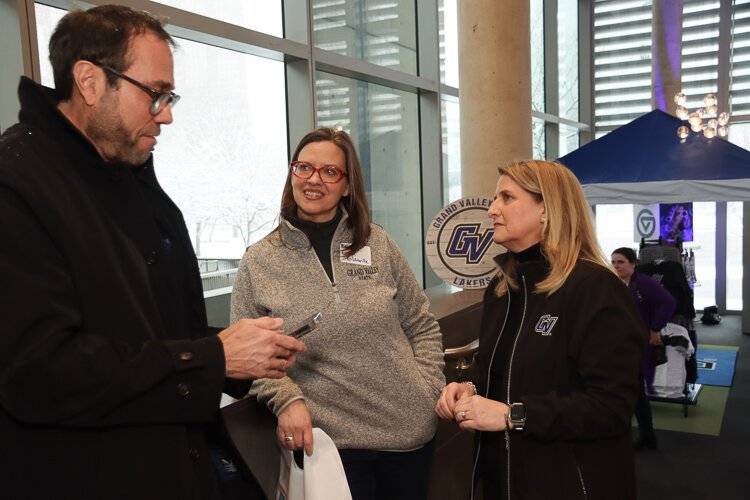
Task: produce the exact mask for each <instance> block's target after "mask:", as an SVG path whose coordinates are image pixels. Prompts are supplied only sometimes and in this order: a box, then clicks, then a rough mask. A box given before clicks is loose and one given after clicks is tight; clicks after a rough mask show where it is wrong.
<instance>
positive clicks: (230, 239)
mask: <svg viewBox="0 0 750 500" xmlns="http://www.w3.org/2000/svg"><path fill="white" fill-rule="evenodd" d="M64 14H65V11H64V10H61V9H57V8H51V7H47V6H44V5H40V4H37V5H36V17H37V34H38V37H39V47H40V59H41V62H42V63H44V64H43V65H42V67H41V69H42V83H43V84H44V85H47V86H50V87H53V86H54V81H53V78H52V68H51V66H50V65H49V61H48V58H47V51H46V47H47V45H46V41H48V40H49V37H50V35H51V34H52V30H53V28H54V26H55V24H56V23H57V21H58V20H59V19H60V18H61V17H62V16H63V15H64ZM43 41H45V43H44V44H43V43H42V42H43ZM175 41H176V43H177V49H176V50H175V51H174V63H175V64H174V66H175V83H176V91H177V92H178V93H179V94H180V96H181V97H182V99H181V100H180V104H179V106H177V107H175V110H174V113H173V116H174V123H172V124H170V125H168V126H164V127H162V134H161V136H160V137H159V145H158V146H157V148H156V150H155V151H154V160H155V166H156V171H157V175H158V178H159V182H160V184H161V185H162V187H163V188H164V190H165V191H166V192H167V193H168V194H169V195H170V197H171V198H172V199H173V200H174V202H175V203H176V204H177V206H179V207H180V209H181V210H182V213H183V216H184V217H185V223H186V225H187V228H188V231H189V232H190V236H191V239H192V241H193V246H194V248H195V253H196V255H197V256H198V258H199V259H211V260H234V259H239V258H240V257H242V254H243V253H244V251H245V248H246V247H247V246H248V245H250V244H252V243H254V242H256V241H258V240H260V239H261V238H263V237H264V236H265V235H266V234H268V232H269V231H270V230H271V229H273V227H274V225H275V222H276V220H277V216H278V213H279V201H280V199H281V191H282V188H283V186H284V180H285V178H286V171H287V163H288V161H287V138H286V96H285V93H284V66H283V64H282V63H280V62H278V61H273V60H270V59H264V58H261V57H256V56H252V55H249V54H243V53H241V52H237V51H232V50H227V49H222V48H219V47H214V46H212V45H207V44H203V43H197V42H194V41H191V40H186V39H182V38H176V40H175ZM42 48H44V52H42ZM259 74H262V75H264V77H263V78H255V77H254V76H255V75H259ZM237 82H243V85H239V86H238V85H237ZM210 89H221V92H216V91H211V92H210V95H207V92H208V91H210ZM259 95H263V96H264V98H263V99H258V98H257V96H259Z"/></svg>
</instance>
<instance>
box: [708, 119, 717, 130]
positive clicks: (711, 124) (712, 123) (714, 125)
mask: <svg viewBox="0 0 750 500" xmlns="http://www.w3.org/2000/svg"><path fill="white" fill-rule="evenodd" d="M708 126H709V127H711V128H712V129H714V130H716V129H717V128H719V120H717V119H716V118H711V119H710V120H708Z"/></svg>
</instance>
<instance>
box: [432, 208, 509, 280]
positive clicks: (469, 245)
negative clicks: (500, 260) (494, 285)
mask: <svg viewBox="0 0 750 500" xmlns="http://www.w3.org/2000/svg"><path fill="white" fill-rule="evenodd" d="M491 204H492V199H490V198H485V197H484V196H476V197H471V198H463V199H460V200H456V201H454V202H453V203H450V204H448V205H447V206H445V207H444V208H443V209H442V210H441V211H440V213H439V214H437V215H436V216H435V218H434V219H433V220H432V223H431V224H430V227H429V229H428V230H427V238H426V240H425V251H426V252H427V261H428V262H429V263H430V266H431V267H432V270H433V271H435V274H437V275H438V276H439V277H440V278H441V279H442V280H443V281H445V282H446V283H448V284H449V285H453V286H457V287H459V288H486V287H487V285H489V284H490V281H491V280H492V277H493V276H494V275H495V274H496V272H497V270H496V266H495V262H494V260H493V258H494V257H495V255H497V254H499V253H502V252H504V251H505V249H504V248H503V247H502V246H500V245H496V244H495V243H494V242H493V241H492V235H493V225H492V219H491V218H489V217H488V216H487V210H489V208H490V205H491Z"/></svg>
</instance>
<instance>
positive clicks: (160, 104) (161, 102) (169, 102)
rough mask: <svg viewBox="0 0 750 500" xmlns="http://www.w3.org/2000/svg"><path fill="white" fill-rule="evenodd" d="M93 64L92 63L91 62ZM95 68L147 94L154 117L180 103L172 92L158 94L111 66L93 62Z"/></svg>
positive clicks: (178, 98) (158, 92)
mask: <svg viewBox="0 0 750 500" xmlns="http://www.w3.org/2000/svg"><path fill="white" fill-rule="evenodd" d="M92 62H93V61H92ZM94 64H96V65H97V66H99V67H100V68H102V69H103V70H104V71H108V72H109V73H112V74H113V75H115V76H116V77H118V78H122V79H123V80H125V81H126V82H130V83H132V84H133V85H135V86H136V87H138V88H139V89H141V90H143V91H144V92H147V93H148V94H149V95H150V96H151V97H152V98H153V102H151V107H150V108H149V112H150V113H151V114H152V115H154V116H156V115H158V114H159V113H161V112H162V111H163V110H164V108H166V107H167V106H172V107H175V105H176V104H177V103H178V102H179V101H180V96H178V95H177V94H175V93H174V92H160V91H158V90H156V89H152V88H151V87H149V86H148V85H144V84H142V83H141V82H139V81H138V80H135V79H133V78H130V77H129V76H128V75H126V74H125V73H123V72H121V71H117V70H116V69H115V68H113V67H112V66H107V65H106V64H99V63H96V62H94Z"/></svg>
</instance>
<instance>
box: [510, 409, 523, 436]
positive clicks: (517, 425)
mask: <svg viewBox="0 0 750 500" xmlns="http://www.w3.org/2000/svg"><path fill="white" fill-rule="evenodd" d="M510 422H511V423H512V424H513V430H514V431H522V430H523V428H524V426H525V425H526V409H525V408H524V407H523V403H511V404H510Z"/></svg>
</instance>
